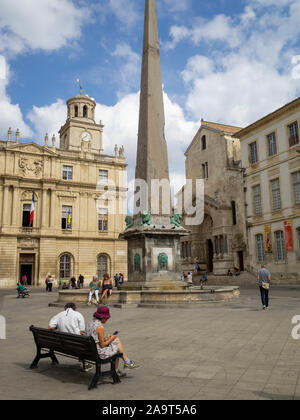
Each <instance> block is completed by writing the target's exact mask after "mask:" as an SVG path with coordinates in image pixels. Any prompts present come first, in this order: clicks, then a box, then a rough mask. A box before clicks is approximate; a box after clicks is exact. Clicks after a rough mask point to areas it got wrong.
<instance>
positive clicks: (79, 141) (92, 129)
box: [59, 93, 104, 154]
mask: <svg viewBox="0 0 300 420" xmlns="http://www.w3.org/2000/svg"><path fill="white" fill-rule="evenodd" d="M67 107H68V118H67V121H66V123H65V125H64V126H62V127H61V129H60V131H59V135H60V149H63V150H73V151H82V150H86V151H87V150H88V151H90V152H91V153H97V154H99V153H100V154H101V153H102V151H103V149H102V133H103V128H104V126H103V125H102V123H101V122H100V124H96V122H95V109H96V102H95V101H94V99H92V98H90V97H89V96H88V95H83V94H82V93H81V94H80V95H76V96H74V97H73V98H71V99H69V100H68V101H67Z"/></svg>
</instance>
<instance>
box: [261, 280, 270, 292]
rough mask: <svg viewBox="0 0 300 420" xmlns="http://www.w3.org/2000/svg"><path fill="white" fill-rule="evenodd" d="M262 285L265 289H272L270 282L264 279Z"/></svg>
mask: <svg viewBox="0 0 300 420" xmlns="http://www.w3.org/2000/svg"><path fill="white" fill-rule="evenodd" d="M261 287H262V288H263V289H266V290H269V289H270V283H269V282H268V283H265V282H264V281H263V282H262V284H261Z"/></svg>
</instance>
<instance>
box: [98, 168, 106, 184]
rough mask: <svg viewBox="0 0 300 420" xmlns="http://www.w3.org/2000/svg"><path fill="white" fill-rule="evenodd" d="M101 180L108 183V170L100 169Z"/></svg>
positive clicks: (102, 182)
mask: <svg viewBox="0 0 300 420" xmlns="http://www.w3.org/2000/svg"><path fill="white" fill-rule="evenodd" d="M99 182H100V183H101V184H107V183H108V171H106V170H103V169H100V170H99Z"/></svg>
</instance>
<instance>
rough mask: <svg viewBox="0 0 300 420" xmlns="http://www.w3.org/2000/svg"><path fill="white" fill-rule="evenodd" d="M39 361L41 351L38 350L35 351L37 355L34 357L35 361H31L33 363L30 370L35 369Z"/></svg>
mask: <svg viewBox="0 0 300 420" xmlns="http://www.w3.org/2000/svg"><path fill="white" fill-rule="evenodd" d="M40 359H41V350H40V349H38V350H37V354H36V356H35V359H34V361H33V362H32V363H31V365H30V369H35V368H37V365H38V363H39V361H40Z"/></svg>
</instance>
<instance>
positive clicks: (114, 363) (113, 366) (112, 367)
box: [110, 359, 121, 384]
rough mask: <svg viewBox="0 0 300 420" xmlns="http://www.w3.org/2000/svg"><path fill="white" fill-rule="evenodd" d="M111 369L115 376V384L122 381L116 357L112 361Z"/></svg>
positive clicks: (113, 376)
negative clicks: (118, 372) (117, 368)
mask: <svg viewBox="0 0 300 420" xmlns="http://www.w3.org/2000/svg"><path fill="white" fill-rule="evenodd" d="M110 370H111V376H112V378H113V381H114V384H117V383H119V382H121V380H120V378H119V375H118V374H117V372H116V359H114V360H112V361H111V363H110Z"/></svg>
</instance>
